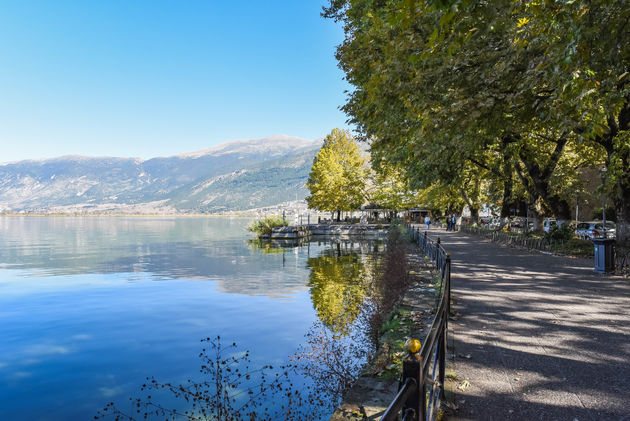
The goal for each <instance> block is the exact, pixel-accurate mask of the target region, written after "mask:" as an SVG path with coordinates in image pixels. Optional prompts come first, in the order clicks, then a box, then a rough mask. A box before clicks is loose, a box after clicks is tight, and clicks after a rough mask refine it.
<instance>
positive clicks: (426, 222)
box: [424, 215, 431, 229]
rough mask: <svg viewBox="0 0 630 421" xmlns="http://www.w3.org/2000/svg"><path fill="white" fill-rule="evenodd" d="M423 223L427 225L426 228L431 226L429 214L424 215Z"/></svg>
mask: <svg viewBox="0 0 630 421" xmlns="http://www.w3.org/2000/svg"><path fill="white" fill-rule="evenodd" d="M424 223H425V224H426V225H427V229H430V228H431V218H430V217H429V215H427V216H425V217H424Z"/></svg>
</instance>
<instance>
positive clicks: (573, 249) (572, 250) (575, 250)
mask: <svg viewBox="0 0 630 421" xmlns="http://www.w3.org/2000/svg"><path fill="white" fill-rule="evenodd" d="M553 250H554V251H555V252H557V253H562V254H566V255H568V256H577V257H591V256H593V253H594V248H593V242H592V241H590V240H582V239H579V238H571V239H569V240H568V241H566V242H565V243H562V244H558V245H555V246H554V249H553Z"/></svg>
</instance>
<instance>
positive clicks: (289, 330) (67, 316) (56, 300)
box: [0, 217, 379, 420]
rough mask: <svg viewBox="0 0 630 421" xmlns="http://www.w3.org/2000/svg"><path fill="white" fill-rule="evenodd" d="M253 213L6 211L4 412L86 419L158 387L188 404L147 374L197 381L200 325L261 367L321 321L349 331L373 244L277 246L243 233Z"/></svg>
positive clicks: (0, 391)
mask: <svg viewBox="0 0 630 421" xmlns="http://www.w3.org/2000/svg"><path fill="white" fill-rule="evenodd" d="M249 222H250V221H249V220H247V219H238V218H233V219H228V218H201V217H200V218H184V217H182V218H174V217H173V218H170V217H155V218H148V217H142V218H140V217H0V419H2V420H20V419H29V420H68V419H94V416H95V415H96V414H97V412H98V411H99V410H102V409H103V408H104V407H105V405H106V404H107V403H109V402H114V403H115V404H116V407H117V408H127V407H129V402H130V401H129V399H130V398H134V399H135V398H138V397H140V398H139V399H142V400H143V402H142V403H143V405H144V404H145V403H146V400H147V399H154V400H155V399H157V398H156V397H155V396H156V395H160V396H163V400H162V401H160V404H159V405H161V406H163V407H168V408H177V410H178V411H184V410H186V409H190V404H186V403H185V400H184V399H182V398H181V397H179V398H178V397H177V396H174V394H173V393H171V392H168V390H167V392H168V393H165V392H164V388H162V389H161V391H160V392H159V393H158V391H156V392H155V393H153V397H152V398H146V395H147V392H146V390H145V391H142V390H141V387H142V385H143V384H146V383H147V380H146V379H147V378H155V379H157V381H158V382H160V384H161V385H163V384H164V383H168V384H171V385H172V384H177V385H178V384H187V382H189V381H192V382H193V383H194V384H196V385H198V384H199V382H201V381H202V380H203V378H204V373H200V369H201V370H202V371H203V368H202V367H201V368H200V366H201V365H202V364H201V363H202V361H203V358H201V359H200V354H204V353H207V354H208V356H209V357H211V358H210V360H212V355H214V354H212V353H213V352H214V350H213V349H212V348H211V346H210V345H211V342H208V341H205V342H201V340H202V339H204V338H209V339H210V340H211V341H215V343H216V341H217V340H216V337H217V336H219V335H220V337H221V339H220V343H221V344H224V348H223V349H224V354H223V356H226V355H234V356H236V358H238V359H240V358H245V355H246V354H245V353H244V350H249V351H250V352H249V354H247V355H248V356H247V359H249V360H250V362H249V366H250V371H251V372H256V370H260V368H261V367H263V366H264V365H266V364H270V365H276V366H282V365H283V364H287V362H288V361H289V358H288V357H289V356H290V355H295V354H296V353H298V352H300V350H301V349H302V348H303V347H304V346H305V344H306V343H307V342H308V341H307V340H306V339H305V338H306V337H305V335H307V334H308V333H309V331H310V332H312V329H313V326H314V325H315V326H317V325H318V322H319V326H323V327H324V328H325V330H326V331H327V332H326V334H327V335H332V336H335V337H340V336H344V335H346V334H347V333H349V332H350V331H351V330H352V328H351V327H350V326H352V324H353V323H354V322H355V319H356V317H357V305H359V304H360V302H361V300H362V298H363V296H364V294H365V293H366V292H365V291H366V289H365V284H364V282H365V278H367V277H369V276H368V272H369V266H370V264H369V262H370V259H371V257H370V256H372V258H373V257H374V256H377V255H378V253H379V245H378V243H342V244H339V243H334V242H329V241H324V242H319V243H314V242H311V243H305V244H302V245H291V244H287V245H285V246H283V247H278V246H277V245H275V246H272V245H270V244H267V243H258V242H251V241H250V239H251V234H250V233H248V232H247V231H246V228H245V227H246V226H247V224H248V223H249ZM233 342H234V343H236V344H237V348H236V349H235V350H234V351H232V350H231V348H229V345H231V344H232V343H233ZM203 349H206V351H203ZM202 357H203V356H202ZM235 364H240V363H235ZM224 368H225V367H224ZM232 368H233V367H232ZM243 370H244V368H242V367H241V372H244V371H243ZM268 371H269V370H268ZM206 374H207V373H206ZM224 374H225V373H224ZM271 374H272V375H273V373H271ZM290 376H293V378H292V379H291V381H292V382H293V383H295V384H296V385H297V386H296V387H298V388H299V387H306V386H305V385H307V384H309V383H308V382H309V380H308V379H304V378H301V377H299V376H297V377H299V378H296V375H295V374H290ZM242 378H245V376H243V377H242ZM247 378H248V381H251V380H250V378H249V377H247ZM239 381H241V380H240V377H239ZM188 384H190V383H188ZM250 386H251V385H249V386H248V385H247V384H246V383H241V384H235V385H234V387H233V388H232V389H230V390H228V395H229V396H231V397H232V399H233V402H235V401H238V400H239V399H242V397H238V396H240V395H239V394H238V393H236V390H237V389H238V388H239V387H240V388H242V389H243V388H244V389H247V387H250ZM250 395H251V394H250ZM142 396H145V397H142ZM226 396H227V395H226ZM151 405H153V404H151ZM153 406H155V405H153ZM121 410H122V409H121ZM110 411H111V409H110ZM107 413H108V412H107V411H105V412H101V414H105V415H107ZM320 415H321V416H320V418H321V419H325V418H327V417H328V416H329V415H330V413H322V414H320ZM105 418H106V417H105ZM138 418H139V419H141V418H142V417H138ZM159 418H160V417H157V419H159Z"/></svg>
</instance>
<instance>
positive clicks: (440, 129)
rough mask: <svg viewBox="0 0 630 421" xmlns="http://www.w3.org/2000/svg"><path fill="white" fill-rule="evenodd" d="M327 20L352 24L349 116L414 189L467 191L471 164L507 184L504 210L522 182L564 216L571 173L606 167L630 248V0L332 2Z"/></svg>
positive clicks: (343, 52)
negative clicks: (435, 187) (400, 169)
mask: <svg viewBox="0 0 630 421" xmlns="http://www.w3.org/2000/svg"><path fill="white" fill-rule="evenodd" d="M323 14H324V16H326V17H330V18H334V19H336V20H340V21H342V22H343V24H344V30H345V33H346V38H345V40H344V42H343V44H342V45H341V46H340V47H339V48H338V50H337V58H338V60H339V63H340V66H341V68H342V69H343V70H344V71H345V73H346V78H347V80H348V81H349V82H350V83H351V84H352V85H353V86H354V90H353V91H351V92H350V94H349V98H348V102H347V103H346V105H345V106H344V110H345V111H346V113H347V114H348V115H349V116H350V120H351V121H352V122H354V123H355V124H356V125H357V127H358V128H359V132H360V134H361V137H363V138H366V139H367V138H369V139H373V141H372V143H371V150H370V152H371V154H372V156H373V158H374V161H375V162H376V163H378V162H379V160H381V159H387V160H388V161H390V162H396V163H398V164H399V167H405V168H407V171H406V176H407V178H409V180H410V181H411V184H412V185H413V186H414V187H416V188H426V187H428V186H430V185H433V184H434V183H439V184H440V185H453V186H456V185H461V184H462V180H465V179H466V173H467V172H468V171H470V164H473V165H475V166H477V167H478V168H480V169H484V170H485V174H484V173H480V174H481V175H482V176H483V177H484V178H485V179H486V180H485V181H487V182H489V183H490V184H491V189H490V190H491V191H495V192H496V191H498V190H500V188H501V187H500V186H501V185H502V190H503V198H502V207H501V208H502V212H501V213H502V214H505V213H507V210H508V209H509V203H510V202H513V201H515V199H516V198H515V197H514V194H515V192H516V191H518V190H520V189H521V188H522V189H524V190H525V192H526V195H527V196H528V197H527V201H528V202H529V203H540V204H541V209H543V210H544V209H546V210H547V212H549V213H552V214H554V215H555V216H556V217H558V218H561V219H568V218H569V210H570V206H569V200H570V199H571V195H572V193H571V189H570V188H568V186H570V185H573V184H574V182H575V181H576V177H575V173H576V171H575V170H576V169H579V168H580V166H581V165H586V166H593V165H600V166H604V165H605V166H606V167H607V168H608V171H607V174H608V176H607V182H606V187H607V188H608V189H609V191H610V192H611V193H612V195H613V197H614V202H615V205H616V209H617V214H618V217H619V220H620V223H619V224H618V232H617V238H618V243H619V242H620V243H624V244H626V245H628V246H630V44H629V43H628V42H627V39H629V38H630V25H628V21H629V20H630V7H628V5H627V2H626V1H623V0H617V1H610V0H593V1H589V2H539V1H533V2H522V1H517V2H514V1H511V0H496V1H492V2H476V1H470V0H444V1H439V2H433V1H429V0H389V1H386V2H385V1H373V0H353V1H348V0H331V2H330V4H329V7H327V8H325V10H324V13H323ZM602 27H605V28H606V29H605V30H602ZM593 146H595V147H596V148H594V147H593ZM597 148H599V152H597V150H596V149H597ZM590 158H594V160H592V159H590ZM567 169H573V170H572V171H567ZM516 184H518V186H517V185H516ZM476 186H478V185H476V184H475V183H472V184H471V185H470V187H472V188H473V190H472V191H462V193H465V195H467V196H469V197H471V196H470V194H471V193H475V192H476V191H475V190H474V188H475V187H476Z"/></svg>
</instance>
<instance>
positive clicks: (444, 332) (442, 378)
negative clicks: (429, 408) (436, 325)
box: [439, 253, 451, 401]
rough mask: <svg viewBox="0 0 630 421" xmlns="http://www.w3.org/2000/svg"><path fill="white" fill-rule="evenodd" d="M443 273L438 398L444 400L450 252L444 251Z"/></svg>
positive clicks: (449, 292)
mask: <svg viewBox="0 0 630 421" xmlns="http://www.w3.org/2000/svg"><path fill="white" fill-rule="evenodd" d="M445 268H446V269H445V272H446V273H445V274H444V276H443V279H444V292H443V294H444V296H445V298H446V303H445V306H444V307H445V314H444V315H443V317H444V329H443V330H442V340H441V341H440V347H441V349H440V354H439V358H440V384H441V385H442V387H441V388H440V400H443V401H445V400H446V397H445V394H444V389H445V384H446V383H445V382H444V381H445V377H446V350H447V348H448V318H449V317H450V314H451V253H446V264H445Z"/></svg>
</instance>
